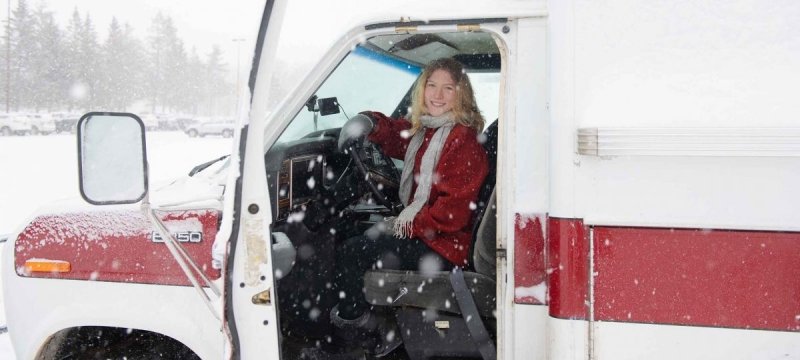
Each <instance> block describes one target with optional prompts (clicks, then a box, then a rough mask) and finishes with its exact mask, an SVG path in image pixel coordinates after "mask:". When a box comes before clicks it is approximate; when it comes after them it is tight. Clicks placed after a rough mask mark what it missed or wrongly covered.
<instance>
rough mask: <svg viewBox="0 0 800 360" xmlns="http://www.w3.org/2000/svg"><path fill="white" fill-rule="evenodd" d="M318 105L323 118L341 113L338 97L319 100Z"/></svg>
mask: <svg viewBox="0 0 800 360" xmlns="http://www.w3.org/2000/svg"><path fill="white" fill-rule="evenodd" d="M317 104H318V105H319V114H320V115H322V116H326V115H332V114H338V113H339V101H338V100H336V97H329V98H323V99H319V100H317Z"/></svg>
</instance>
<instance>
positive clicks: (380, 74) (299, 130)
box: [278, 46, 500, 143]
mask: <svg viewBox="0 0 800 360" xmlns="http://www.w3.org/2000/svg"><path fill="white" fill-rule="evenodd" d="M497 70H499V69H496V70H495V71H470V72H467V75H468V76H469V77H470V82H471V83H472V85H473V88H474V91H475V99H476V101H477V102H478V107H479V108H480V109H481V112H482V114H483V116H484V118H485V119H486V121H487V124H490V123H491V122H492V121H494V120H495V119H497V118H498V112H499V101H500V99H499V93H500V92H499V87H500V73H499V72H498V71H497ZM421 72H422V68H421V67H420V66H418V65H415V64H413V63H410V62H405V61H402V60H398V59H397V58H393V57H390V56H387V55H385V54H382V53H380V52H378V51H375V50H372V49H370V48H368V47H366V46H358V47H356V48H355V50H353V51H352V52H351V53H350V54H348V55H347V57H345V58H344V59H343V60H342V62H341V63H340V64H339V66H338V67H337V68H336V69H335V70H334V71H333V72H332V73H331V75H330V76H329V77H328V78H327V79H326V80H325V82H324V83H323V84H322V86H320V88H319V90H317V92H316V93H314V96H312V98H311V100H314V99H317V100H319V99H329V98H336V100H337V101H336V102H337V103H338V105H339V107H338V110H339V112H338V113H335V114H330V115H324V116H323V115H321V114H320V112H319V109H318V106H316V107H315V108H314V109H312V110H309V109H308V106H306V107H304V108H303V109H301V110H300V112H299V113H297V115H296V116H295V117H294V119H292V122H291V123H290V124H289V126H288V127H287V128H286V130H284V132H283V134H281V136H280V138H279V139H278V143H286V142H290V141H294V140H297V139H300V138H302V137H305V136H307V135H308V134H311V133H314V132H317V131H321V130H328V129H333V128H340V127H341V126H342V125H343V124H344V123H345V121H347V119H348V118H349V117H351V116H353V115H355V114H357V113H359V112H361V111H365V110H369V111H378V112H382V113H384V114H386V115H390V114H392V113H393V112H394V111H395V109H397V107H398V106H399V105H400V104H401V101H402V100H403V97H404V96H405V95H406V94H407V93H409V92H410V91H411V88H412V86H413V84H414V81H415V80H416V79H417V77H418V76H419V75H420V73H421ZM312 103H313V101H312ZM312 106H313V105H312Z"/></svg>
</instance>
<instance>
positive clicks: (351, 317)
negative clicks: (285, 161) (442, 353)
mask: <svg viewBox="0 0 800 360" xmlns="http://www.w3.org/2000/svg"><path fill="white" fill-rule="evenodd" d="M411 104H412V105H411V121H410V122H409V121H407V120H405V119H398V120H393V119H391V118H389V117H387V116H385V115H383V114H381V113H378V112H363V113H361V114H360V115H359V116H356V117H353V119H351V120H350V121H348V124H346V125H345V127H344V128H343V129H342V134H341V135H340V145H342V144H346V143H347V142H348V141H349V140H348V139H350V140H353V139H358V138H359V135H363V134H365V133H368V134H369V136H368V139H369V140H370V141H372V142H373V143H376V144H378V145H380V146H381V148H382V149H383V151H384V152H385V153H386V154H387V155H388V156H391V157H393V158H398V159H403V160H404V163H405V165H404V168H403V173H402V175H401V178H400V190H399V195H400V200H401V201H402V202H403V204H404V205H405V208H404V209H403V211H402V212H401V213H400V214H399V215H398V216H397V218H393V219H387V221H385V222H384V223H383V224H378V225H379V226H376V227H373V229H370V230H369V231H367V233H366V235H365V236H359V237H354V238H351V239H348V240H347V241H346V242H345V244H344V245H343V246H342V247H340V248H339V249H337V254H336V262H337V263H336V287H337V290H338V292H339V299H340V302H339V304H338V305H337V307H336V308H334V309H333V311H332V312H331V319H332V322H333V323H334V325H335V326H337V327H338V328H340V329H351V330H352V329H360V330H363V331H361V336H365V337H369V336H368V335H372V336H373V337H375V338H376V343H377V344H375V346H374V347H372V346H370V347H371V349H368V351H370V350H372V352H373V353H377V354H385V353H388V352H389V351H391V350H393V349H394V347H397V345H399V344H400V341H399V340H400V336H399V335H400V334H396V333H394V331H393V330H391V329H387V328H386V327H385V325H381V324H378V321H377V319H375V316H372V315H371V313H370V312H369V311H368V310H369V304H368V303H367V302H366V300H365V299H364V294H363V282H364V280H363V276H364V272H365V271H366V270H369V269H373V268H382V269H396V270H422V271H439V270H449V269H452V268H453V267H454V266H465V265H466V264H467V255H468V254H469V247H470V244H471V240H472V233H471V228H472V227H471V225H472V224H471V223H470V222H471V219H472V210H473V209H474V208H475V201H476V198H477V195H478V190H479V188H480V186H481V184H482V183H483V180H484V178H485V177H486V174H487V172H488V165H487V160H486V153H485V151H484V149H483V147H482V146H481V144H480V143H479V142H478V134H480V132H481V130H482V129H483V124H484V119H483V117H482V116H481V114H480V111H479V110H478V107H477V105H476V103H475V96H474V94H473V91H472V86H471V84H470V82H469V78H468V77H467V75H466V73H465V72H464V70H463V67H462V66H461V64H460V63H458V62H457V61H455V60H453V59H449V58H443V59H438V60H435V61H433V62H431V63H430V64H429V65H428V66H426V67H425V70H424V71H423V72H422V75H421V76H420V78H419V79H418V80H417V82H416V84H415V86H414V92H413V94H412V103H411Z"/></svg>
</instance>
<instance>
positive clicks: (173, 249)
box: [142, 197, 222, 321]
mask: <svg viewBox="0 0 800 360" xmlns="http://www.w3.org/2000/svg"><path fill="white" fill-rule="evenodd" d="M142 211H143V212H144V214H145V216H147V218H148V219H149V220H150V223H151V224H153V225H154V226H155V228H156V231H158V233H159V234H160V235H161V238H162V239H165V241H164V244H166V246H167V249H169V252H170V253H171V254H172V257H174V258H175V261H177V262H178V265H179V266H180V268H181V270H183V273H184V274H185V275H186V278H187V279H189V281H190V282H191V283H192V286H193V287H194V288H195V289H196V290H197V292H198V294H199V295H200V297H201V298H202V300H203V302H204V303H205V304H206V306H208V309H209V310H211V313H212V314H213V315H214V317H215V318H217V320H219V321H222V316H221V314H220V312H219V311H218V310H217V309H216V308H215V307H214V304H213V301H212V300H211V298H210V297H209V296H208V294H207V293H206V292H205V290H203V287H202V286H200V282H199V281H198V280H197V277H196V276H195V275H194V273H196V274H197V275H199V276H200V278H202V279H203V282H204V283H205V284H206V286H208V287H209V288H210V289H211V291H212V292H213V293H214V295H215V296H216V297H217V299H219V298H221V296H222V293H221V292H220V291H219V289H218V288H217V286H216V285H215V284H214V283H213V282H211V280H210V279H209V278H208V277H207V276H206V275H205V274H204V273H203V272H202V271H200V268H199V267H198V266H197V264H196V263H195V262H194V261H193V260H192V258H191V257H190V256H189V254H187V253H186V250H185V249H184V248H183V246H182V245H181V244H180V243H179V242H178V241H177V240H176V239H175V238H174V237H173V236H172V234H170V232H169V231H168V230H167V228H166V227H165V226H164V223H163V222H162V221H161V219H159V218H158V216H156V213H155V210H154V209H153V208H152V207H151V206H150V203H149V201H148V199H147V197H145V199H144V200H143V201H142ZM190 266H191V268H190ZM192 269H194V273H193V272H192Z"/></svg>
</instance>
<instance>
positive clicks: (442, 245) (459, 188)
mask: <svg viewBox="0 0 800 360" xmlns="http://www.w3.org/2000/svg"><path fill="white" fill-rule="evenodd" d="M372 115H373V116H374V118H375V119H377V120H378V121H377V126H376V127H375V129H374V130H373V132H372V133H371V134H370V135H369V140H370V141H372V142H374V143H376V144H378V145H380V146H381V148H382V149H383V151H384V152H385V153H386V155H388V156H391V157H393V158H396V159H400V160H402V159H403V158H404V157H405V154H406V149H407V148H408V143H409V141H410V140H411V137H408V136H406V137H403V136H401V132H403V131H404V130H408V129H410V128H411V123H410V122H409V121H407V120H405V119H398V120H392V119H391V118H389V117H387V116H386V115H384V114H381V113H378V112H373V113H372ZM435 132H436V129H426V130H425V139H424V141H423V142H422V146H420V148H419V151H417V155H416V160H415V161H414V179H415V180H414V184H413V186H412V192H411V199H413V198H414V192H415V191H416V188H417V181H416V179H417V175H419V168H420V164H422V155H423V154H425V150H426V149H427V148H428V144H429V143H430V140H431V137H432V136H433V134H434V133H435ZM488 167H489V166H488V163H487V160H486V151H485V150H484V149H483V146H481V144H480V143H479V142H478V134H477V132H476V131H475V130H473V129H471V128H468V127H466V126H463V125H459V124H456V125H455V126H454V127H453V129H452V130H451V131H450V135H449V136H448V137H447V140H446V141H445V144H444V147H443V148H442V152H441V155H440V157H439V163H438V164H436V169H435V170H434V171H435V173H436V174H438V179H437V178H436V177H434V182H433V184H432V185H431V194H430V196H429V197H428V203H427V204H425V205H424V206H423V207H422V209H421V210H420V211H419V212H418V213H417V216H416V217H415V218H414V223H413V224H414V226H413V230H412V235H413V237H415V238H418V239H420V240H422V241H424V242H425V244H427V245H428V246H429V247H430V248H431V249H433V250H434V251H436V252H437V253H439V254H440V255H442V256H443V257H444V258H445V259H447V260H449V261H450V262H452V263H453V264H455V265H466V264H467V255H468V254H469V247H470V245H471V243H472V212H473V209H475V203H476V202H477V197H478V191H479V189H480V187H481V185H482V184H483V180H484V178H486V174H487V173H488Z"/></svg>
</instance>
